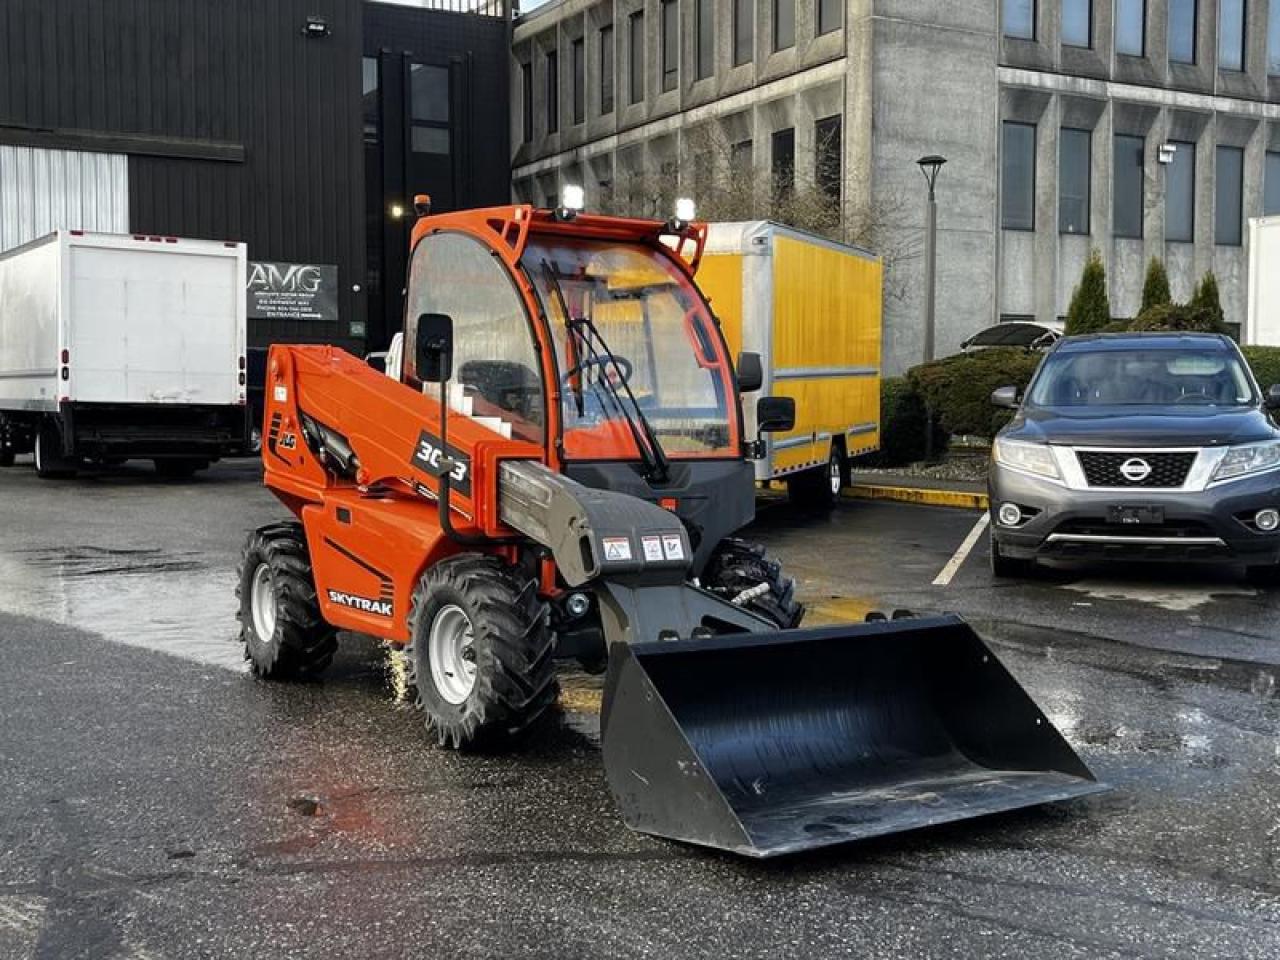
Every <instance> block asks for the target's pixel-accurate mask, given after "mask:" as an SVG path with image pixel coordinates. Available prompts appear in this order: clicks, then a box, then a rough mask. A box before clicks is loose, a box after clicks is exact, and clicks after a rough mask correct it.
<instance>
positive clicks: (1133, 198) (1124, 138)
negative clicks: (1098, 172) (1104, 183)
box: [1111, 133, 1147, 237]
mask: <svg viewBox="0 0 1280 960" xmlns="http://www.w3.org/2000/svg"><path fill="white" fill-rule="evenodd" d="M1146 145H1147V142H1146V140H1145V139H1144V138H1142V137H1133V136H1129V135H1128V134H1123V133H1118V134H1116V139H1115V167H1116V172H1115V182H1114V183H1113V184H1112V194H1111V201H1112V202H1111V210H1112V221H1113V226H1114V229H1115V235H1116V236H1117V237H1141V236H1142V208H1143V202H1144V195H1145V193H1146V190H1145V187H1146V182H1147V181H1146V174H1145V172H1144V166H1143V164H1144V162H1145V160H1146V157H1145V152H1146Z"/></svg>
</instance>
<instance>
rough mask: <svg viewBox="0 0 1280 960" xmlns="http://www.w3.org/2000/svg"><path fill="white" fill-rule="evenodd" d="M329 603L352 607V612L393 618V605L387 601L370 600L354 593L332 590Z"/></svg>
mask: <svg viewBox="0 0 1280 960" xmlns="http://www.w3.org/2000/svg"><path fill="white" fill-rule="evenodd" d="M329 602H330V603H336V604H340V605H341V606H344V607H350V608H351V609H352V610H360V611H361V612H363V613H372V614H376V615H377V616H379V617H389V616H391V604H390V603H388V602H387V601H386V600H370V599H369V598H368V597H359V596H356V595H355V594H354V593H340V592H339V591H337V590H330V591H329Z"/></svg>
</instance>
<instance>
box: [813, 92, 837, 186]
mask: <svg viewBox="0 0 1280 960" xmlns="http://www.w3.org/2000/svg"><path fill="white" fill-rule="evenodd" d="M840 120H841V117H840V114H836V115H835V116H834V117H827V118H825V119H823V120H819V121H818V122H817V123H815V124H814V125H813V143H814V151H813V152H814V160H815V162H814V170H813V182H814V183H816V184H817V186H818V189H819V190H820V191H822V193H823V195H824V196H826V197H827V198H828V199H830V200H832V201H834V202H836V203H839V202H840V182H841V180H843V179H844V175H843V174H844V170H843V163H842V162H841V161H842V157H841V155H842V153H843V144H842V143H841V123H840Z"/></svg>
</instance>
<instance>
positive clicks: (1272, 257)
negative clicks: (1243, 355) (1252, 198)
mask: <svg viewBox="0 0 1280 960" xmlns="http://www.w3.org/2000/svg"><path fill="white" fill-rule="evenodd" d="M1240 341H1241V342H1242V343H1245V344H1247V345H1249V346H1260V347H1280V217H1255V218H1254V219H1252V220H1250V221H1249V312H1248V316H1247V317H1246V318H1245V324H1244V329H1243V330H1242V331H1241V335H1240Z"/></svg>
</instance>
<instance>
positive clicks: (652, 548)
mask: <svg viewBox="0 0 1280 960" xmlns="http://www.w3.org/2000/svg"><path fill="white" fill-rule="evenodd" d="M640 545H641V546H642V547H644V559H645V561H646V562H647V563H653V562H655V561H658V562H661V560H662V538H661V537H641V538H640Z"/></svg>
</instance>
